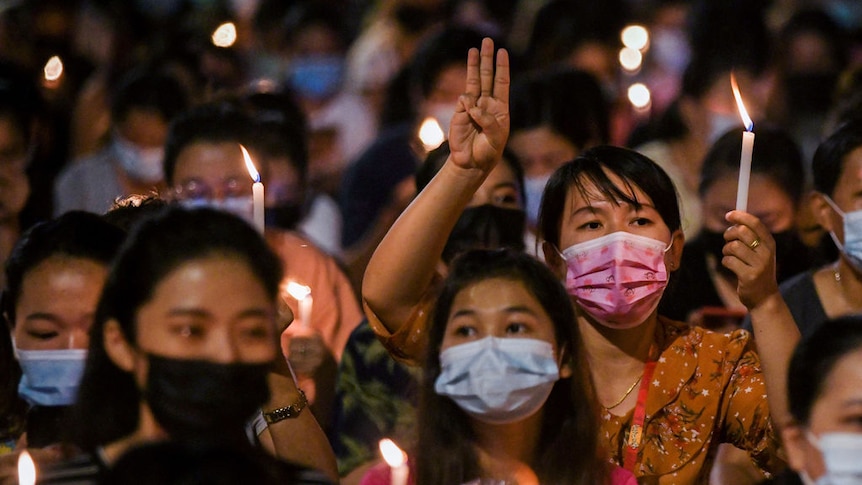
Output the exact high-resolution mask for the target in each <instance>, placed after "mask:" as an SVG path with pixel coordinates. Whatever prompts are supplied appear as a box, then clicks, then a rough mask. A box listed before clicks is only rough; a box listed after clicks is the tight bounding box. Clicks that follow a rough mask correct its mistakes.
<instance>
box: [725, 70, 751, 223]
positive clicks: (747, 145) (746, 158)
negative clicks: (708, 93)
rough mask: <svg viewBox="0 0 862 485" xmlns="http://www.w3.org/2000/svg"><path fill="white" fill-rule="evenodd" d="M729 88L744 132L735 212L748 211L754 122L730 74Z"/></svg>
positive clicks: (734, 78)
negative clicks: (743, 126) (734, 99)
mask: <svg viewBox="0 0 862 485" xmlns="http://www.w3.org/2000/svg"><path fill="white" fill-rule="evenodd" d="M730 86H731V88H732V89H733V97H734V98H736V106H737V107H738V108H739V116H740V117H742V124H744V125H745V131H743V132H742V153H741V154H740V156H739V182H738V184H737V186H736V210H739V211H746V210H748V182H749V180H750V179H751V154H752V152H753V151H754V122H753V121H751V118H750V117H749V116H748V111H746V110H745V105H744V104H742V96H740V94H739V85H738V84H736V76H734V75H733V73H732V72H731V73H730Z"/></svg>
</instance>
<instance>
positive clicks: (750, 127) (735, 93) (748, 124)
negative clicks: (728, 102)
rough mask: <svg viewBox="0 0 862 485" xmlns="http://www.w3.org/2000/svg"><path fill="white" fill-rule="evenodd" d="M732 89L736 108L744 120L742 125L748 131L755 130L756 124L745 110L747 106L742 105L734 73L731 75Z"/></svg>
mask: <svg viewBox="0 0 862 485" xmlns="http://www.w3.org/2000/svg"><path fill="white" fill-rule="evenodd" d="M730 87H731V88H732V89H733V97H734V99H736V107H737V108H738V109H739V116H740V117H741V118H742V124H743V125H745V130H746V131H751V130H753V129H754V122H753V121H751V117H750V116H748V111H746V109H745V104H743V103H742V95H740V94H739V85H738V84H736V76H735V75H734V74H733V72H731V73H730Z"/></svg>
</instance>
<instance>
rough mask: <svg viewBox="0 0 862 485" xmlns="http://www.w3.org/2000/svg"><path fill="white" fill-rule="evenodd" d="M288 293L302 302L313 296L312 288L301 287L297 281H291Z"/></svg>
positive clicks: (288, 285) (288, 284)
mask: <svg viewBox="0 0 862 485" xmlns="http://www.w3.org/2000/svg"><path fill="white" fill-rule="evenodd" d="M286 289H287V293H288V294H289V295H290V296H292V297H294V298H296V300H297V301H299V300H302V299H303V298H305V297H307V296H308V295H310V294H311V288H309V287H307V286H305V285H301V284H299V283H297V282H295V281H290V282H288V283H287V288H286Z"/></svg>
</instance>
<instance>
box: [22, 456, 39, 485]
mask: <svg viewBox="0 0 862 485" xmlns="http://www.w3.org/2000/svg"><path fill="white" fill-rule="evenodd" d="M35 483H36V463H34V462H33V458H32V457H31V456H30V453H28V452H27V450H24V451H22V452H21V454H20V455H18V485H33V484H35Z"/></svg>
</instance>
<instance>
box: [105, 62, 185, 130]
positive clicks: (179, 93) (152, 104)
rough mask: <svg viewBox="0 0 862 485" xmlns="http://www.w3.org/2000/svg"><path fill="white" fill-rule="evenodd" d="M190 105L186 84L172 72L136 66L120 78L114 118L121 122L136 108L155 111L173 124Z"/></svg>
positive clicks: (115, 95)
mask: <svg viewBox="0 0 862 485" xmlns="http://www.w3.org/2000/svg"><path fill="white" fill-rule="evenodd" d="M188 105H189V96H188V93H186V91H185V87H184V86H183V85H182V83H180V82H179V80H177V79H176V78H175V77H173V76H172V75H169V74H166V73H163V72H159V71H157V70H151V69H146V68H142V69H134V70H131V71H129V72H128V73H126V74H125V75H124V76H123V77H122V78H121V79H120V81H119V84H118V85H117V87H116V89H115V90H114V92H113V93H112V97H111V117H112V119H113V122H114V123H120V122H122V121H124V120H125V118H126V116H127V115H128V114H129V112H130V111H132V110H133V109H144V110H152V111H155V112H157V113H159V115H160V116H161V117H162V118H163V119H164V120H165V123H169V122H170V121H171V119H173V118H174V116H176V115H177V114H179V113H180V112H182V111H183V110H184V109H186V108H187V107H188Z"/></svg>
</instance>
